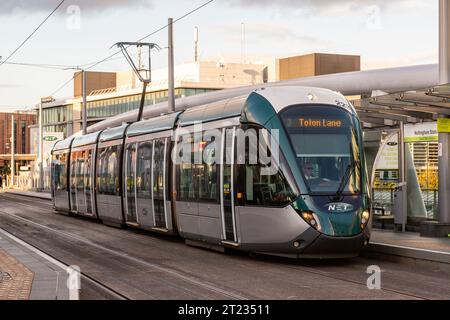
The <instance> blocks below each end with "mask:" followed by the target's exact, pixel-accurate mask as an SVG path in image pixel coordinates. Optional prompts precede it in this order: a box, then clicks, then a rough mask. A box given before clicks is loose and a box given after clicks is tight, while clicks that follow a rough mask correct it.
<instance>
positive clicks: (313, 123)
mask: <svg viewBox="0 0 450 320" xmlns="http://www.w3.org/2000/svg"><path fill="white" fill-rule="evenodd" d="M298 122H299V125H300V127H312V128H341V127H342V121H341V120H329V119H304V118H300V119H298Z"/></svg>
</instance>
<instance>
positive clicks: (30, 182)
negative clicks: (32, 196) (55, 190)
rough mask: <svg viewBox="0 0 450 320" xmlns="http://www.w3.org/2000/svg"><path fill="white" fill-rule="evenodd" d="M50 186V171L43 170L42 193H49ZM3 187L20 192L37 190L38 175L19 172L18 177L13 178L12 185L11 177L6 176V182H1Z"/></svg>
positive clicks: (30, 172)
mask: <svg viewBox="0 0 450 320" xmlns="http://www.w3.org/2000/svg"><path fill="white" fill-rule="evenodd" d="M50 186H51V180H50V170H46V169H44V187H43V191H50ZM3 187H8V188H14V189H20V190H37V189H39V173H37V172H33V171H29V172H21V173H20V174H19V175H17V176H14V184H12V179H11V176H7V177H6V181H3Z"/></svg>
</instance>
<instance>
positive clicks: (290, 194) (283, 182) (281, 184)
mask: <svg viewBox="0 0 450 320" xmlns="http://www.w3.org/2000/svg"><path fill="white" fill-rule="evenodd" d="M258 141H259V137H258ZM261 147H262V145H261V144H260V143H259V142H258V148H261ZM259 154H260V150H258V155H259ZM279 157H280V158H279V163H273V162H272V163H270V164H269V165H270V166H271V167H270V168H268V167H267V166H266V165H263V164H261V163H259V161H258V163H257V164H249V160H250V159H249V145H248V143H246V152H245V158H246V162H245V163H246V164H245V170H239V168H238V170H237V172H238V177H237V181H238V184H239V183H243V181H245V203H246V205H250V206H269V207H270V206H275V207H280V206H285V205H287V204H289V203H290V202H292V201H294V200H295V198H296V197H297V193H298V192H297V191H296V187H295V182H294V179H293V178H292V174H291V172H290V170H289V169H288V166H287V162H286V160H285V158H284V156H283V154H281V153H280V154H279ZM268 173H271V174H268ZM240 174H243V175H245V178H244V177H240V176H239V175H240Z"/></svg>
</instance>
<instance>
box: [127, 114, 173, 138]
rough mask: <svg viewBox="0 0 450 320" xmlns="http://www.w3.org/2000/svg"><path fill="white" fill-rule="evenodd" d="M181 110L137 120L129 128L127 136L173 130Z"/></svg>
mask: <svg viewBox="0 0 450 320" xmlns="http://www.w3.org/2000/svg"><path fill="white" fill-rule="evenodd" d="M180 113H181V112H174V113H170V114H166V115H163V116H160V117H157V118H151V119H149V120H144V121H139V122H135V123H133V124H132V125H130V127H129V128H128V130H127V137H135V136H140V135H144V134H149V133H155V132H161V131H166V130H172V129H173V128H174V127H175V123H176V122H177V120H178V116H179V115H180Z"/></svg>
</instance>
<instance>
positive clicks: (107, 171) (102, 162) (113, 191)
mask: <svg viewBox="0 0 450 320" xmlns="http://www.w3.org/2000/svg"><path fill="white" fill-rule="evenodd" d="M100 150H101V149H100ZM120 151H121V146H118V145H116V146H111V147H107V148H104V149H102V150H101V151H100V152H99V156H98V159H97V171H98V172H97V179H98V191H99V193H100V194H109V195H117V196H119V195H120V186H119V174H120V173H119V172H118V171H119V155H120Z"/></svg>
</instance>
